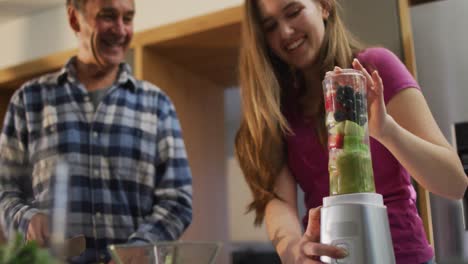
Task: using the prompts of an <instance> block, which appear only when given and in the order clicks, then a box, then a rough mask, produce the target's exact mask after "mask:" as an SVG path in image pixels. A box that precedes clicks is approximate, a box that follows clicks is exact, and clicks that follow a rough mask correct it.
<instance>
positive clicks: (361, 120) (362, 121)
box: [358, 115, 367, 126]
mask: <svg viewBox="0 0 468 264" xmlns="http://www.w3.org/2000/svg"><path fill="white" fill-rule="evenodd" d="M366 122H367V117H366V116H365V115H360V116H359V123H358V124H359V125H360V126H363V125H364V124H366Z"/></svg>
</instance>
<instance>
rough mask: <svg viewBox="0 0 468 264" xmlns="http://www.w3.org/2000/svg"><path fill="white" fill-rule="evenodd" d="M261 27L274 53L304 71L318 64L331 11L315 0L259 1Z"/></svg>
mask: <svg viewBox="0 0 468 264" xmlns="http://www.w3.org/2000/svg"><path fill="white" fill-rule="evenodd" d="M257 3H258V8H259V11H260V25H261V27H262V28H263V32H264V34H265V38H266V41H267V43H268V46H269V47H270V48H271V50H272V51H273V52H274V53H275V54H276V55H277V56H278V57H279V58H280V59H281V60H282V61H283V62H285V63H286V64H289V65H292V66H294V67H296V68H299V69H304V68H306V67H309V66H311V65H313V64H314V63H315V61H316V60H317V57H318V53H319V50H320V47H321V45H322V41H323V37H324V34H325V26H324V19H326V18H327V17H328V11H327V10H325V9H324V8H322V6H321V5H320V3H319V1H316V0H258V2H257Z"/></svg>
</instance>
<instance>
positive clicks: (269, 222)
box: [265, 167, 302, 262]
mask: <svg viewBox="0 0 468 264" xmlns="http://www.w3.org/2000/svg"><path fill="white" fill-rule="evenodd" d="M275 191H276V193H277V194H278V195H279V197H281V199H283V201H281V200H279V199H273V200H272V201H270V202H269V203H268V204H267V206H266V209H265V224H266V228H267V233H268V237H269V238H270V240H271V241H272V243H273V245H274V247H275V248H276V251H277V252H278V254H279V255H280V257H281V259H282V260H283V262H284V260H285V257H286V253H287V251H288V247H289V245H291V244H294V243H295V242H297V241H299V240H300V239H301V237H302V228H301V226H300V221H299V216H298V211H297V200H296V199H297V191H296V182H295V181H294V179H293V177H292V176H291V173H290V172H289V169H287V168H286V167H285V168H283V169H282V171H281V173H280V175H279V177H278V179H277V182H276V186H275Z"/></svg>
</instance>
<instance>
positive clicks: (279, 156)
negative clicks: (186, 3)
mask: <svg viewBox="0 0 468 264" xmlns="http://www.w3.org/2000/svg"><path fill="white" fill-rule="evenodd" d="M311 1H320V3H321V4H322V6H323V7H324V8H326V9H327V10H328V12H329V17H328V19H327V20H326V21H325V22H324V23H325V36H324V40H323V43H322V47H321V50H320V52H319V58H318V59H319V61H320V62H321V65H322V66H321V69H320V71H321V74H322V76H321V77H323V76H324V74H325V72H326V71H328V70H331V69H332V68H333V67H334V66H335V65H337V66H340V67H349V66H350V65H351V62H352V58H353V55H354V54H356V53H357V52H358V51H359V50H361V49H362V46H361V45H360V43H359V42H358V41H357V40H355V39H354V38H353V37H352V36H351V35H350V33H349V32H348V31H347V30H346V29H345V27H344V25H343V23H342V21H341V19H340V18H339V16H338V14H337V13H338V12H337V8H338V5H337V3H336V0H311ZM256 2H257V0H245V4H244V5H245V9H244V19H243V22H242V42H241V49H240V57H239V74H240V89H241V100H242V110H243V120H242V122H241V126H240V128H239V130H238V131H237V135H236V141H235V152H236V157H237V159H238V161H239V163H240V167H241V169H242V171H243V173H244V175H245V178H246V181H247V183H248V184H249V187H250V189H251V191H252V193H253V201H252V202H251V203H250V204H249V206H248V211H255V213H256V217H255V224H256V225H259V224H261V222H262V221H263V218H264V216H265V207H266V205H267V203H268V202H269V201H271V200H272V199H274V198H278V199H281V197H279V196H278V195H277V194H276V193H275V191H274V186H275V181H276V177H277V175H278V174H279V173H280V170H281V169H282V167H283V166H284V164H285V163H286V155H287V154H286V146H285V143H284V137H285V136H286V135H288V134H291V133H292V131H291V128H290V127H289V124H288V122H287V120H286V118H285V117H284V115H283V112H282V106H283V99H284V97H285V96H286V93H287V91H288V87H287V86H288V85H289V86H290V85H291V82H292V80H294V79H295V78H296V76H295V73H293V72H291V71H290V70H289V68H290V67H289V66H288V65H286V64H285V63H284V62H282V61H281V60H279V59H278V58H277V57H276V56H275V55H274V54H273V53H272V52H271V51H270V49H269V48H268V45H267V43H266V40H265V38H264V35H263V29H262V26H261V23H260V14H259V9H258V5H257V4H256ZM290 88H291V87H289V89H290ZM303 89H306V88H305V87H303ZM316 89H320V90H321V87H316ZM304 94H305V96H306V95H307V94H308V93H307V91H305V93H304ZM322 97H323V96H322ZM307 101H308V102H311V105H317V104H320V105H323V103H322V101H323V99H322V98H317V96H315V98H307ZM305 107H307V106H305ZM321 107H322V108H323V106H321ZM320 112H324V111H320ZM319 119H320V120H319V121H320V123H319V124H317V126H316V127H317V131H318V132H319V133H318V134H319V136H320V135H322V136H320V137H321V142H322V143H323V144H326V137H323V135H325V134H326V130H325V121H324V115H323V114H322V115H321V116H319ZM324 138H325V139H324Z"/></svg>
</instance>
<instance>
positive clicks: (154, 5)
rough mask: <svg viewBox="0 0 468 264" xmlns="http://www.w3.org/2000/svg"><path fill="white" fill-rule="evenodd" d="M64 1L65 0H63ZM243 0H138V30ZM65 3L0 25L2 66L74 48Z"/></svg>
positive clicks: (0, 66)
mask: <svg viewBox="0 0 468 264" xmlns="http://www.w3.org/2000/svg"><path fill="white" fill-rule="evenodd" d="M64 3H65V1H64ZM241 3H242V0H135V4H136V12H137V15H136V17H135V31H136V32H139V31H143V30H145V29H149V28H153V27H157V26H160V25H164V24H168V23H172V22H176V21H179V20H183V19H187V18H190V17H194V16H199V15H203V14H206V13H210V12H214V11H218V10H222V9H224V8H228V7H232V6H237V5H240V4H241ZM65 11H66V10H65V5H64V6H58V7H56V8H53V9H50V10H47V11H44V12H41V13H37V14H34V15H31V16H28V17H24V18H20V19H16V20H12V21H9V22H7V23H4V24H1V25H0V36H1V39H2V41H1V44H0V58H1V60H0V69H3V68H7V67H10V66H13V65H17V64H20V63H23V62H26V61H29V60H32V59H36V58H40V57H43V56H47V55H49V54H53V53H55V52H58V51H64V50H69V49H72V48H74V47H75V42H76V41H75V37H74V35H73V34H72V32H71V30H70V29H69V28H68V23H67V20H66V12H65Z"/></svg>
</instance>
